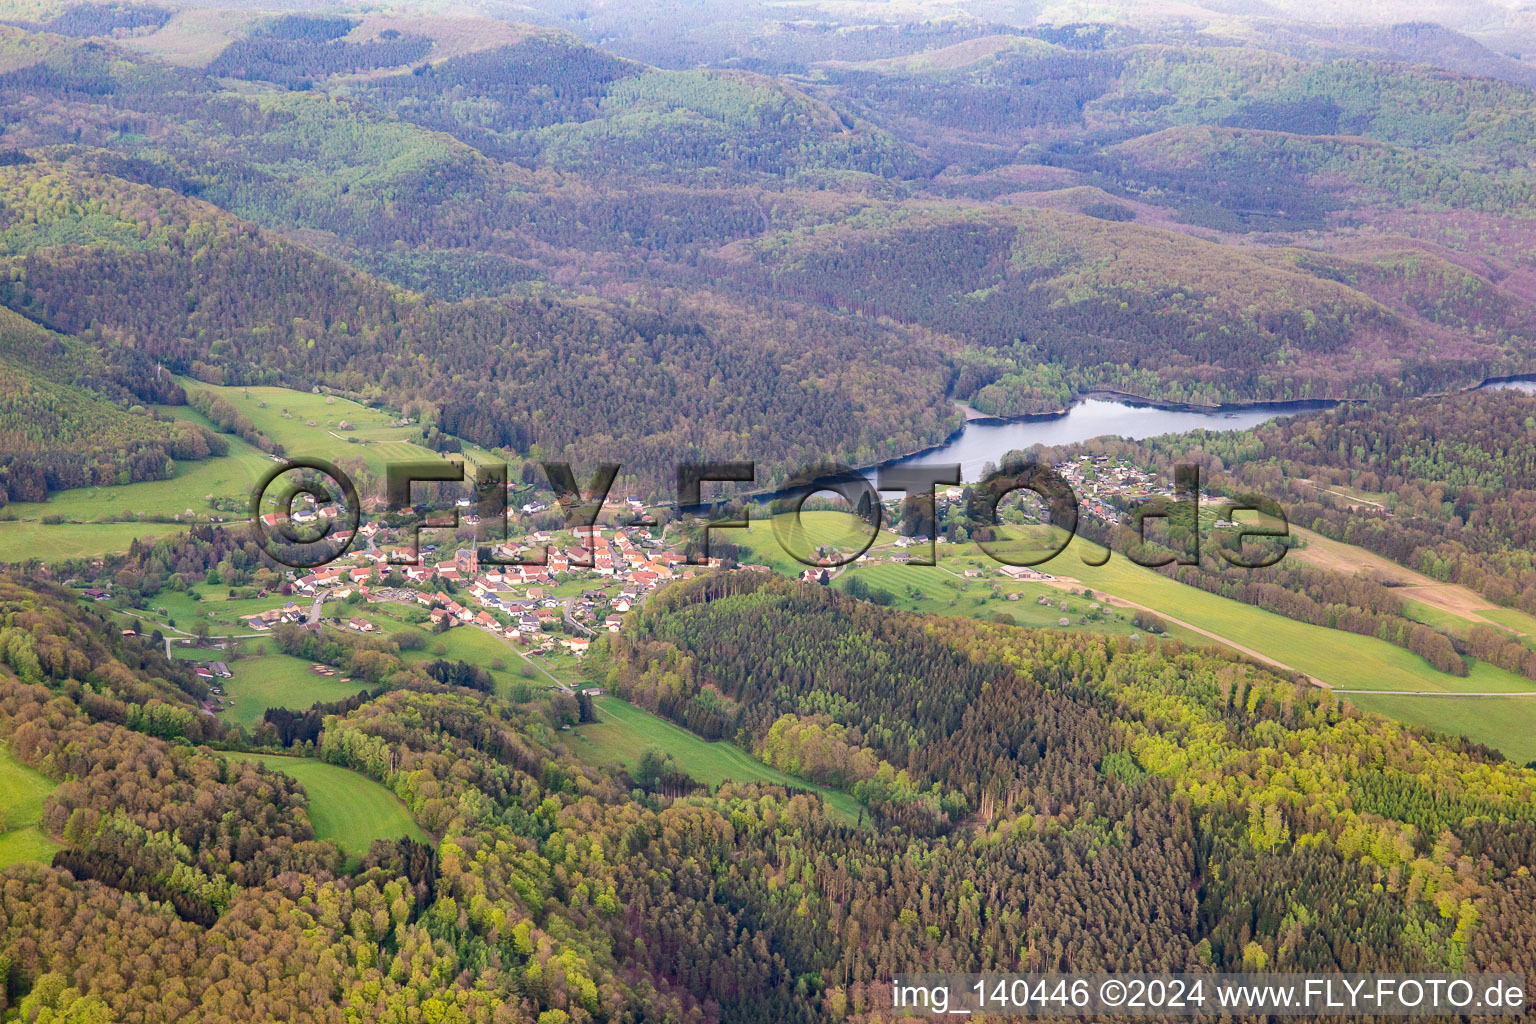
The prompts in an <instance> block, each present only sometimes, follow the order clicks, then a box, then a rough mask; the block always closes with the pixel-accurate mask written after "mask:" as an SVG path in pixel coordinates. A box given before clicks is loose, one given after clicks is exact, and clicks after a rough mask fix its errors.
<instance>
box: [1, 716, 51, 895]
mask: <svg viewBox="0 0 1536 1024" xmlns="http://www.w3.org/2000/svg"><path fill="white" fill-rule="evenodd" d="M54 785H55V783H54V782H53V781H52V780H51V779H48V778H45V777H44V776H43V775H41V774H39V773H38V772H36V771H34V770H33V769H31V768H29V767H27V766H26V765H24V764H22V763H21V762H20V761H17V760H16V759H15V758H14V757H12V756H11V754H10V751H9V750H7V749H6V748H5V747H4V746H3V745H0V868H3V867H5V866H6V865H7V864H16V863H19V862H21V861H42V862H43V863H47V862H48V861H50V860H52V859H53V853H54V851H55V850H58V849H60V846H59V844H58V843H56V842H54V841H53V840H52V839H50V838H48V836H46V835H44V834H43V831H42V829H41V828H40V827H39V824H38V823H39V822H41V821H42V817H43V800H44V799H45V798H46V797H47V796H48V794H49V793H50V792H52V791H53V788H54Z"/></svg>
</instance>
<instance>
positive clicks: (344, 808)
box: [225, 754, 427, 859]
mask: <svg viewBox="0 0 1536 1024" xmlns="http://www.w3.org/2000/svg"><path fill="white" fill-rule="evenodd" d="M225 756H226V757H228V758H230V759H232V760H242V761H259V762H261V763H262V764H264V765H266V766H267V767H268V768H270V769H272V770H273V771H277V772H282V773H283V774H284V775H290V776H292V777H293V778H295V779H297V780H298V781H299V784H300V785H302V786H303V787H304V792H305V793H307V794H308V795H309V820H310V822H311V823H312V824H313V825H314V826H315V834H316V835H317V836H319V837H320V838H321V839H333V840H335V841H336V843H337V844H338V845H339V846H340V847H341V848H342V849H343V850H344V851H346V853H347V855H348V856H349V857H351V858H353V859H356V858H358V857H361V856H362V855H363V854H364V853H367V852H368V844H370V843H372V842H373V841H374V840H375V839H398V838H400V837H401V836H409V837H410V838H412V839H416V840H419V841H421V842H426V841H427V836H426V833H424V832H423V831H422V830H421V826H419V825H417V824H416V819H414V818H412V817H411V812H410V811H409V810H408V809H407V808H406V806H405V804H404V803H403V802H401V800H400V798H399V797H397V796H395V794H393V793H391V792H390V791H389V790H387V789H385V788H384V787H383V786H381V785H379V784H378V783H377V782H374V781H373V780H372V779H370V778H368V777H367V776H365V775H359V774H358V773H357V772H354V771H350V770H348V769H346V768H341V767H338V766H337V765H334V764H326V763H325V762H324V761H316V760H314V759H312V758H306V757H284V756H282V755H279V754H226V755H225Z"/></svg>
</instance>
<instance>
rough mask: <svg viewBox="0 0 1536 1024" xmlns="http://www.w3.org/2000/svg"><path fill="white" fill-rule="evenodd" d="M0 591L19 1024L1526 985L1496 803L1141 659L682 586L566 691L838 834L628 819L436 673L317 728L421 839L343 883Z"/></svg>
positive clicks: (284, 822) (968, 625)
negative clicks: (38, 827) (685, 731)
mask: <svg viewBox="0 0 1536 1024" xmlns="http://www.w3.org/2000/svg"><path fill="white" fill-rule="evenodd" d="M5 588H6V592H5V594H4V598H5V602H6V615H7V621H16V622H18V623H23V624H25V625H26V627H27V628H28V632H27V635H28V636H29V637H32V638H35V639H34V640H33V642H34V643H35V644H36V645H37V651H38V655H37V661H36V662H35V664H34V662H32V661H29V660H28V657H27V654H26V653H23V652H22V651H21V649H20V648H19V647H17V646H16V643H15V641H14V640H12V641H8V642H7V643H6V644H5V645H4V647H3V652H4V656H3V663H4V669H3V674H4V675H5V676H6V681H5V682H4V684H3V689H0V734H3V735H4V736H5V738H6V741H7V743H8V749H9V750H10V751H11V753H12V755H13V756H15V757H16V758H18V759H19V760H21V761H22V762H23V763H26V764H29V765H32V766H34V767H36V768H38V769H39V770H40V771H42V772H43V773H45V774H47V775H50V776H52V777H54V778H57V779H60V780H61V781H62V780H66V779H68V780H73V781H65V782H64V784H63V785H61V786H60V787H59V788H58V789H56V790H55V791H54V793H53V794H52V795H51V796H50V797H49V799H48V801H47V804H46V809H45V821H46V823H47V826H48V828H49V829H50V831H53V832H54V833H55V834H56V835H58V836H59V837H60V838H61V839H62V840H63V841H64V842H66V843H67V844H68V845H67V848H66V849H65V850H64V851H63V852H61V853H59V854H58V855H57V859H56V861H55V865H54V866H53V867H50V868H45V867H39V866H26V865H18V866H15V867H11V868H7V869H5V870H4V872H3V877H4V879H5V884H4V885H3V886H0V892H3V898H0V957H4V958H5V959H4V962H5V963H6V964H7V970H8V972H9V975H8V977H9V983H8V986H7V988H6V992H7V999H8V1000H9V1005H10V1006H12V1007H16V1008H19V1009H20V1010H21V1012H22V1013H23V1015H24V1017H25V1016H26V1015H29V1014H30V1015H34V1016H35V1015H38V1014H40V1013H43V1012H44V1011H52V1012H57V1013H64V1012H69V1013H72V1014H74V1015H77V1016H78V1015H85V1014H87V1013H97V1014H102V1015H110V1016H113V1017H131V1016H137V1015H140V1014H143V1017H142V1019H146V1020H170V1019H197V1020H220V1019H247V1018H248V1017H249V1015H250V1014H251V1013H252V1012H255V1013H257V1014H258V1015H271V1016H277V1017H281V1018H283V1019H290V1020H341V1019H344V1018H345V1015H346V1013H347V1012H348V1008H351V1009H352V1010H356V1011H360V1012H363V1013H365V1014H366V1015H367V1016H369V1017H370V1018H373V1019H402V1020H403V1019H412V1018H413V1017H414V1015H415V1014H416V1013H417V1012H421V1013H423V1014H432V1015H435V1016H436V1018H437V1019H442V1020H493V1019H495V1020H535V1019H538V1020H540V1021H542V1022H545V1024H549V1022H552V1021H581V1020H619V1019H634V1018H635V1017H637V1016H639V1017H651V1016H654V1015H670V1016H672V1017H673V1018H674V1019H679V1020H733V1021H734V1020H740V1021H747V1020H774V1021H783V1020H798V1019H804V1020H811V1019H825V1018H827V1017H832V1018H841V1017H845V1016H855V1017H864V1016H868V1015H870V1014H872V1013H875V1012H876V1010H877V1008H878V1007H879V1006H880V1005H882V1003H881V1000H882V998H883V997H882V988H881V983H882V982H883V981H885V980H886V979H888V978H889V976H890V975H891V973H892V972H893V971H896V970H913V969H918V968H921V969H932V970H938V969H946V970H948V969H953V970H981V969H985V968H998V969H1020V970H1025V969H1028V970H1042V971H1046V970H1093V969H1111V970H1114V969H1120V970H1124V969H1163V968H1165V969H1177V970H1210V969H1213V968H1217V969H1240V968H1242V967H1244V966H1246V967H1249V968H1262V967H1265V966H1268V967H1270V968H1273V969H1278V970H1304V969H1328V970H1337V969H1341V968H1342V969H1357V968H1359V967H1361V966H1365V965H1369V966H1371V967H1372V968H1379V969H1406V970H1426V971H1431V970H1460V969H1484V970H1523V971H1526V972H1529V971H1530V970H1531V969H1532V968H1533V967H1536V962H1533V958H1536V948H1533V946H1532V938H1533V937H1532V935H1531V934H1530V931H1529V928H1528V927H1526V926H1527V925H1528V915H1527V914H1526V911H1525V910H1523V909H1522V908H1527V907H1528V901H1529V899H1530V897H1531V895H1532V892H1531V889H1530V885H1529V882H1530V870H1529V869H1530V866H1531V864H1532V861H1533V859H1536V819H1533V817H1532V810H1531V808H1532V806H1533V802H1532V796H1533V794H1532V786H1533V784H1536V783H1533V781H1532V776H1531V774H1530V773H1529V772H1528V771H1520V770H1516V769H1513V768H1511V767H1510V766H1508V765H1506V764H1503V763H1501V762H1500V761H1499V760H1498V759H1497V758H1496V757H1495V756H1492V755H1490V754H1489V753H1488V752H1486V751H1483V750H1480V749H1478V748H1476V747H1474V746H1469V745H1467V744H1465V743H1464V742H1458V741H1449V740H1444V739H1434V738H1429V737H1425V736H1423V735H1420V734H1418V733H1415V732H1413V731H1411V730H1407V729H1404V728H1402V727H1399V726H1396V725H1391V724H1388V723H1387V722H1385V721H1383V720H1381V719H1375V718H1364V717H1361V716H1359V715H1358V714H1357V713H1356V712H1353V711H1350V710H1346V709H1344V708H1342V707H1341V706H1339V705H1338V704H1337V703H1336V702H1335V701H1333V700H1331V699H1330V698H1329V696H1328V695H1327V694H1326V693H1325V692H1323V691H1317V690H1310V689H1307V688H1298V687H1297V685H1296V684H1294V683H1291V682H1289V681H1284V680H1280V679H1276V678H1274V677H1272V676H1270V675H1269V674H1268V673H1266V672H1264V671H1262V670H1260V669H1257V668H1255V667H1254V666H1252V665H1248V664H1244V663H1242V662H1240V661H1236V660H1233V659H1232V658H1229V657H1224V656H1221V655H1215V654H1210V653H1204V652H1194V651H1191V650H1187V649H1185V648H1183V647H1182V646H1181V645H1179V644H1177V643H1173V642H1165V643H1162V644H1159V642H1157V641H1155V640H1150V639H1149V640H1144V641H1142V642H1141V643H1139V644H1138V643H1133V642H1130V641H1127V640H1106V639H1102V638H1094V637H1088V636H1083V635H1078V636H1068V635H1064V634H1056V633H1050V632H1030V631H1023V630H1018V629H1015V628H1011V627H1004V626H995V625H990V624H982V623H977V622H969V621H964V620H951V619H939V618H923V617H918V616H912V615H909V614H906V613H901V612H894V611H891V610H888V609H881V608H878V607H876V606H875V605H872V604H869V603H864V602H855V601H854V600H853V599H851V598H848V597H845V596H842V595H839V594H837V593H835V592H832V591H829V590H827V589H826V588H822V587H818V586H814V585H810V586H807V585H801V584H798V583H792V582H787V581H783V580H779V579H777V578H774V577H771V576H764V575H761V574H755V573H729V574H723V575H722V574H712V575H710V576H706V577H701V578H700V579H697V580H695V581H692V582H691V583H687V584H681V585H678V586H675V587H673V588H671V589H669V590H668V591H666V592H665V593H664V594H663V595H661V596H660V597H659V598H658V599H657V600H656V601H655V602H654V604H653V605H652V606H651V607H649V608H648V609H647V611H646V613H645V615H644V618H643V621H642V622H641V623H640V625H639V628H638V630H637V631H636V632H635V633H634V634H633V635H627V634H625V635H620V637H618V638H616V639H615V640H614V641H613V644H612V647H611V650H610V652H609V656H608V658H607V659H606V661H605V663H604V664H605V665H606V668H604V669H603V670H602V671H603V672H604V674H605V675H606V677H607V678H608V680H609V681H610V682H611V683H613V684H614V685H617V686H619V687H622V688H623V689H624V690H625V691H626V692H628V693H630V694H631V695H632V696H634V697H635V699H637V700H641V701H648V702H652V703H654V704H655V706H657V707H658V708H660V709H662V710H664V711H666V712H667V713H670V714H676V715H678V716H679V717H682V718H688V717H690V716H691V717H692V718H693V720H695V721H697V722H699V723H700V724H701V726H702V727H704V728H706V729H708V730H709V733H707V734H719V733H721V732H726V733H728V734H730V735H732V736H735V737H737V738H738V740H739V741H740V742H745V743H755V744H758V745H759V746H760V747H762V748H763V749H764V751H765V756H768V757H771V758H773V759H774V760H775V761H776V762H777V763H781V764H783V765H786V766H789V768H790V769H791V770H793V771H795V772H797V773H800V774H802V775H803V776H807V777H808V776H813V775H814V776H816V777H818V778H821V779H823V780H825V781H827V782H828V783H832V784H837V785H842V786H846V787H847V788H849V789H850V790H851V791H853V792H856V793H858V794H859V796H860V799H861V801H863V802H864V803H865V805H866V807H867V808H868V811H869V817H868V820H867V821H866V822H864V823H862V824H859V825H854V824H842V823H837V822H835V821H833V820H832V819H829V818H828V817H827V815H826V812H825V811H824V809H823V808H822V806H821V804H820V803H819V802H818V801H817V800H816V799H814V798H813V797H809V796H807V795H805V794H794V793H790V792H787V791H784V790H775V789H773V788H753V787H744V786H728V787H726V788H724V789H722V790H720V791H719V792H717V793H715V794H713V795H710V794H708V793H707V792H701V793H695V794H693V795H685V796H676V797H672V796H666V795H663V794H662V793H660V792H651V793H649V794H647V793H644V792H642V791H641V790H638V789H636V790H631V789H630V788H628V787H629V780H628V779H627V778H626V777H625V776H624V775H623V774H622V773H619V774H612V773H608V772H604V771H599V770H596V769H593V768H590V767H585V766H582V765H580V764H578V763H577V762H576V761H574V760H573V759H572V758H571V757H570V756H569V755H568V754H567V753H565V752H564V740H563V734H562V733H560V732H559V731H558V730H557V729H555V728H554V727H553V724H552V721H553V720H551V719H550V718H548V717H546V715H545V714H543V713H541V712H540V711H539V710H538V709H537V705H523V706H516V705H510V704H506V703H504V702H502V701H501V700H499V699H497V698H495V697H493V696H490V695H487V694H485V693H483V692H480V691H479V690H477V689H475V688H473V687H471V688H467V689H466V688H464V687H462V686H460V685H458V684H459V683H461V682H464V681H466V680H469V678H470V676H469V674H467V673H465V672H463V671H462V670H455V669H452V668H451V667H445V668H443V669H441V670H438V671H436V672H435V673H427V674H426V675H424V676H422V675H412V674H411V673H408V672H399V673H396V674H394V675H393V676H392V677H391V678H389V679H388V680H387V682H386V684H385V685H384V687H383V688H382V689H381V690H379V691H377V692H375V693H371V694H369V693H364V694H359V695H358V697H357V698H355V699H353V700H348V701H344V702H340V703H336V704H333V705H331V706H330V707H328V708H326V709H324V711H325V716H324V719H323V720H324V726H323V728H322V730H321V732H320V735H319V740H318V742H317V743H314V744H313V746H314V748H315V751H316V753H317V754H318V756H320V757H323V758H324V759H325V760H327V761H330V762H331V763H333V764H337V765H344V766H347V767H350V768H352V769H355V770H357V771H359V772H363V773H364V774H367V775H369V776H371V777H373V778H375V779H378V780H380V781H382V782H384V783H386V784H388V785H389V786H390V787H391V788H392V789H393V790H394V791H395V792H396V793H398V794H399V795H400V796H401V797H402V798H403V799H404V800H405V801H406V803H407V805H408V806H409V807H410V808H411V810H412V812H413V813H414V815H415V816H416V818H417V820H418V821H420V822H421V824H422V826H423V827H424V828H426V829H428V830H429V831H430V832H431V833H432V835H433V837H434V843H435V844H436V845H435V848H432V847H423V846H418V845H416V844H414V843H412V841H410V840H402V841H401V842H400V843H399V844H391V843H385V842H380V843H378V844H376V845H375V846H374V848H373V849H372V851H371V852H370V853H369V854H368V856H367V857H366V858H364V859H363V860H362V861H361V862H360V863H358V864H356V865H355V866H352V867H347V866H344V865H343V864H342V862H341V860H340V858H339V855H338V853H337V851H336V848H335V847H334V846H333V845H332V844H330V843H328V842H319V841H317V840H315V839H314V833H313V830H312V828H311V827H310V824H309V818H308V815H307V812H306V807H305V803H304V796H303V793H302V791H298V790H295V789H294V788H293V784H292V783H291V782H290V781H288V780H286V778H285V777H283V776H279V775H274V774H271V773H269V772H267V771H265V770H263V769H260V768H258V767H256V766H254V765H251V764H248V763H245V762H237V761H233V760H226V759H224V758H222V757H221V755H220V753H219V751H218V750H217V749H215V748H210V747H209V746H206V745H188V744H187V743H186V742H185V740H184V739H183V740H182V741H181V742H170V741H169V740H168V739H167V738H166V737H164V736H161V735H157V734H156V732H155V731H154V729H153V728H152V727H150V725H149V724H148V723H149V722H150V721H151V720H152V718H153V716H152V715H151V714H150V713H149V709H151V708H154V707H165V706H169V705H166V704H164V703H162V702H163V701H164V699H165V698H164V696H162V694H163V693H164V692H165V685H166V684H165V683H164V682H161V681H160V680H159V676H160V674H162V673H164V672H165V670H166V669H165V664H164V663H163V662H162V663H156V662H153V661H141V662H140V663H138V664H133V663H132V659H131V657H130V656H129V655H128V653H127V652H128V648H129V647H130V646H131V645H133V644H134V643H135V641H133V640H131V639H128V640H123V641H121V642H118V641H115V640H113V641H110V642H109V643H108V642H103V641H94V642H93V641H80V640H78V639H69V640H68V644H69V646H70V647H71V648H73V647H74V646H75V645H76V644H77V643H78V644H80V650H81V652H82V653H81V654H80V655H79V656H78V660H76V661H74V662H72V663H63V664H61V663H58V662H57V661H56V660H55V659H54V658H53V656H51V655H49V654H48V653H46V652H47V651H48V650H50V649H53V647H52V646H50V645H59V644H60V642H61V641H64V640H66V638H71V637H72V632H73V631H78V630H80V629H82V628H83V629H87V630H88V629H89V628H90V627H89V621H88V617H89V613H88V612H86V611H84V610H82V609H79V608H77V607H76V606H75V605H73V603H72V602H70V601H69V599H68V598H65V597H63V596H62V595H61V594H59V593H58V592H56V591H51V590H49V589H48V588H46V587H37V586H35V585H31V586H27V585H23V584H21V583H19V582H16V581H9V582H7V583H6V584H5ZM790 623H793V625H792V626H791V625H790ZM113 647H117V648H118V649H117V650H116V651H114V650H113ZM125 658H128V659H129V660H126V661H125V660H124V659H125ZM108 666H111V668H110V671H111V672H115V673H117V674H118V680H117V682H116V683H115V684H112V685H109V684H108V682H107V679H108V676H107V674H106V673H107V672H108V671H109V669H108ZM893 679H900V680H901V683H902V684H901V685H900V686H892V685H890V682H891V680H893ZM133 709H138V710H137V711H134V710H133ZM1195 734H1198V735H1199V736H1201V737H1202V742H1201V743H1200V744H1199V745H1198V746H1194V745H1190V744H1189V743H1187V742H1186V741H1185V739H1184V737H1187V736H1190V735H1195ZM207 740H217V737H213V736H208V737H200V738H199V739H197V740H195V741H194V742H195V743H198V744H201V743H203V742H206V741H207ZM839 765H841V766H842V767H841V768H839V767H838V766H839ZM1306 780H1311V781H1306ZM122 892H130V893H137V894H139V897H138V898H135V899H130V900H126V901H125V900H124V899H123V898H122V896H121V895H120V894H121V893H122ZM1110 893H1113V894H1114V895H1113V898H1111V897H1110V896H1109V895H1108V894H1110ZM88 920H94V921H96V922H98V924H97V926H93V927H84V925H83V922H85V921H88ZM258 937H259V941H255V940H257V939H258ZM127 950H133V951H135V952H134V962H135V964H136V966H135V968H134V969H133V970H132V971H131V972H129V971H122V970H113V969H110V968H107V967H105V965H107V964H108V963H111V962H121V958H122V957H123V956H124V954H125V951H127Z"/></svg>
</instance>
